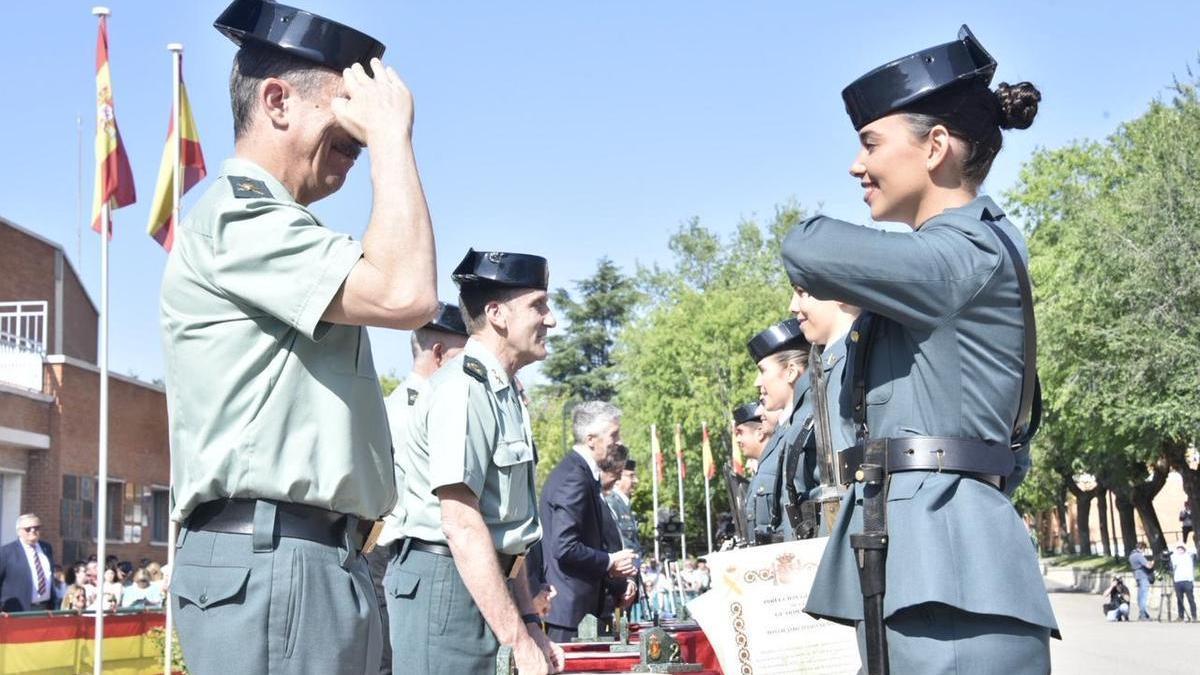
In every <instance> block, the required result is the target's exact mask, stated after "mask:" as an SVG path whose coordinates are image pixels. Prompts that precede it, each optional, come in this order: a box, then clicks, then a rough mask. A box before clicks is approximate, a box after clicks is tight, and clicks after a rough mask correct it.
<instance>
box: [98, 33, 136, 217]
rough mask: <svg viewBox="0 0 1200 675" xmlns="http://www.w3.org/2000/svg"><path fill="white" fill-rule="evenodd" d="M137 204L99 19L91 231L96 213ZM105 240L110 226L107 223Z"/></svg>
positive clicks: (106, 36)
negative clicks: (104, 208) (93, 192)
mask: <svg viewBox="0 0 1200 675" xmlns="http://www.w3.org/2000/svg"><path fill="white" fill-rule="evenodd" d="M136 200H137V194H136V193H135V192H134V189H133V170H132V169H130V167H129V158H128V157H127V156H126V155H125V146H123V145H122V144H121V132H120V131H119V130H118V129H117V117H116V112H115V111H114V109H113V96H112V77H111V76H110V75H109V72H108V17H106V16H103V15H102V16H101V17H100V35H99V37H98V38H97V40H96V190H95V198H94V199H93V200H92V229H93V230H95V231H97V232H99V231H100V227H101V224H100V210H101V207H102V206H103V205H104V204H108V206H109V208H110V209H118V208H120V207H122V206H129V205H130V204H132V203H133V202H134V201H136ZM108 234H109V236H112V223H111V221H110V222H109V232H108Z"/></svg>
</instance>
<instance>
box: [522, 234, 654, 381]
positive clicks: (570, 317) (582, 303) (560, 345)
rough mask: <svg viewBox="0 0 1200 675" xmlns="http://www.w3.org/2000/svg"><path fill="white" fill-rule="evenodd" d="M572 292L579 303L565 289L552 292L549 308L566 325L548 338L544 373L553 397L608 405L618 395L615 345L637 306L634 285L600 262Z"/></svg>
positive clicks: (608, 262)
mask: <svg viewBox="0 0 1200 675" xmlns="http://www.w3.org/2000/svg"><path fill="white" fill-rule="evenodd" d="M575 288H576V291H577V292H578V294H579V299H578V300H576V299H575V298H573V297H572V296H571V293H570V292H569V291H567V290H566V289H564V288H559V289H557V290H555V291H554V295H553V298H552V301H553V305H554V307H555V309H557V311H558V313H559V319H560V320H565V322H566V324H567V326H566V329H565V330H562V331H559V332H558V333H557V334H554V335H551V336H550V338H549V341H548V342H549V351H550V355H549V356H548V357H547V358H546V362H545V364H544V365H543V366H542V374H544V375H545V376H546V378H547V379H549V380H550V383H551V384H550V385H549V386H550V387H551V389H552V390H553V393H554V394H555V395H556V396H557V397H564V396H565V397H567V398H576V399H579V400H602V401H608V400H611V399H612V398H613V396H614V395H615V393H616V381H615V373H614V371H613V361H612V353H613V345H614V344H615V342H616V340H617V336H618V334H619V333H620V330H621V327H622V326H624V325H625V322H626V321H627V320H628V319H629V317H630V315H631V313H632V312H633V311H634V307H635V306H636V304H637V302H638V291H637V287H636V285H635V284H634V281H633V279H631V278H629V277H627V276H625V275H623V274H622V273H621V269H620V268H619V267H617V266H616V265H614V264H613V262H612V261H611V260H609V259H608V258H601V259H600V261H599V262H598V263H597V265H596V273H595V274H593V275H592V276H591V277H588V278H587V279H583V280H581V281H577V282H575Z"/></svg>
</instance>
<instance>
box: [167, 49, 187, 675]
mask: <svg viewBox="0 0 1200 675" xmlns="http://www.w3.org/2000/svg"><path fill="white" fill-rule="evenodd" d="M167 51H169V52H171V74H172V76H173V77H172V81H171V101H172V102H171V110H172V115H174V118H173V123H172V125H171V126H172V128H173V129H174V134H175V137H174V141H175V167H174V169H175V176H174V180H173V183H172V186H171V196H172V200H173V201H172V205H171V219H172V220H171V226H172V227H179V203H180V201H181V199H182V197H183V109H182V107H181V105H180V103H181V102H180V83H181V82H182V81H183V72H182V70H183V45H181V44H179V43H178V42H172V43H171V44H169V45H167ZM168 466H169V467H170V468H169V469H168V471H169V474H168V479H167V485H168V486H169V487H170V488H172V494H174V492H173V489H174V487H175V468H174V466H173V462H171V461H170V458H168ZM167 569H168V570H169V572H170V573H174V572H175V522H174V521H168V522H167ZM169 593H170V591H169V589H168V594H167V595H166V597H164V598H163V599H164V600H165V601H166V604H165V605H164V608H163V611H164V614H165V621H164V625H163V633H164V635H165V637H166V640H165V642H164V644H165V647H164V648H163V672H164V673H172V672H174V671H173V669H172V668H171V664H172V663H174V660H175V637H174V636H175V613H174V611H173V609H172V605H173V604H174V603H173V602H172V601H171V596H170V594H169Z"/></svg>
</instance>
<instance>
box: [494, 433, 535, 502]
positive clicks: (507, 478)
mask: <svg viewBox="0 0 1200 675" xmlns="http://www.w3.org/2000/svg"><path fill="white" fill-rule="evenodd" d="M492 463H494V464H495V465H496V473H498V474H499V476H500V485H499V487H500V505H499V514H500V518H501V519H503V520H519V519H522V518H525V517H527V516H528V515H529V510H530V508H531V505H530V503H529V493H530V481H531V480H533V476H532V474H533V448H532V447H530V445H529V444H528V443H526V442H525V441H524V440H520V441H510V442H503V441H502V442H501V443H500V447H499V448H497V449H496V452H495V453H493V454H492Z"/></svg>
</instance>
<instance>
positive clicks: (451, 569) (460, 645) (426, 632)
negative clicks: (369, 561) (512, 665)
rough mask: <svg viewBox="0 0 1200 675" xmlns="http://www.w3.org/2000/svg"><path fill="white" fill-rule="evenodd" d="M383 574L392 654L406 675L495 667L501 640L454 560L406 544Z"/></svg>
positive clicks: (458, 674) (463, 674) (466, 673)
mask: <svg viewBox="0 0 1200 675" xmlns="http://www.w3.org/2000/svg"><path fill="white" fill-rule="evenodd" d="M397 548H398V549H399V550H398V551H396V552H395V554H394V555H393V556H392V560H391V562H390V563H389V564H388V571H387V575H386V576H385V577H384V579H383V589H384V593H386V594H387V605H388V615H389V618H390V619H391V640H392V653H393V654H395V655H396V660H395V662H396V663H397V664H400V663H402V664H403V668H398V672H403V673H405V675H474V674H475V673H492V672H495V670H496V652H498V651H499V650H500V642H499V640H497V639H496V634H495V633H493V632H492V629H491V628H489V627H488V625H487V622H486V621H485V620H484V618H483V614H481V613H480V612H479V607H477V606H476V605H475V601H474V600H473V599H472V598H471V594H470V592H469V591H467V587H466V585H465V584H463V580H462V577H461V576H459V574H458V568H456V567H455V566H454V560H453V559H452V558H449V557H447V556H441V555H436V554H433V553H427V552H425V551H414V550H411V549H406V548H404V547H402V546H399V547H393V549H394V550H395V549H397Z"/></svg>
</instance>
